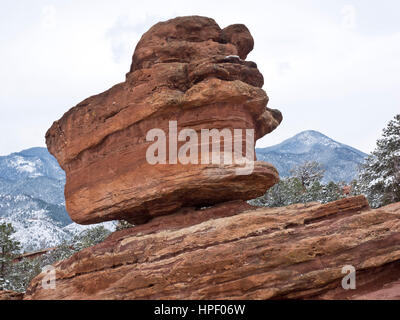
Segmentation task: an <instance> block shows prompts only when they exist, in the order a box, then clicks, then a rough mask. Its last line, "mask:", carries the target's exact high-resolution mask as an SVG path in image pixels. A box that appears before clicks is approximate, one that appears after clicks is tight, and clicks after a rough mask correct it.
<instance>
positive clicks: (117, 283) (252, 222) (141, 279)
mask: <svg viewBox="0 0 400 320" xmlns="http://www.w3.org/2000/svg"><path fill="white" fill-rule="evenodd" d="M185 210H186V211H184V212H179V213H175V214H173V215H168V216H162V217H158V218H155V219H153V220H152V221H151V222H150V223H148V224H145V225H141V226H136V227H134V228H131V229H126V230H123V231H120V232H116V233H114V234H112V235H111V236H110V237H109V238H108V239H106V241H104V242H103V243H101V244H98V245H96V246H94V247H91V248H88V249H85V250H83V251H81V252H79V253H77V254H75V255H74V256H72V257H71V258H70V259H68V260H65V261H61V262H59V263H57V264H55V267H56V278H57V280H56V290H43V289H42V288H41V280H42V275H39V276H38V277H37V278H35V279H34V280H33V281H32V283H31V285H30V288H29V289H28V291H27V294H26V296H25V298H26V299H286V298H301V299H375V298H376V299H379V298H392V299H394V298H399V295H398V288H399V282H400V271H399V270H400V269H399V268H400V203H397V204H393V205H390V206H386V207H383V208H380V209H376V210H371V209H370V208H369V206H368V203H367V201H366V199H365V198H364V197H363V196H359V197H353V198H346V199H343V200H339V201H336V202H332V203H328V204H323V205H321V204H317V203H311V204H306V205H304V204H297V205H292V206H289V207H284V208H251V207H249V206H248V205H247V204H245V203H243V202H240V201H238V202H231V203H226V204H221V205H219V206H217V207H212V208H208V209H204V210H197V211H196V210H194V209H192V210H191V209H185ZM345 265H352V266H354V267H355V268H356V290H344V289H343V288H342V286H341V281H342V278H343V277H344V276H345V275H344V274H342V268H343V266H345Z"/></svg>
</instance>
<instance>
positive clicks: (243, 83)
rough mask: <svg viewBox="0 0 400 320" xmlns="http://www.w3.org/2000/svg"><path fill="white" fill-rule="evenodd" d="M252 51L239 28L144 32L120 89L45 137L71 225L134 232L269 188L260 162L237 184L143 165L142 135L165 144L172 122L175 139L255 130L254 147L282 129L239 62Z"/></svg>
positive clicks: (202, 172) (272, 178) (195, 20)
mask: <svg viewBox="0 0 400 320" xmlns="http://www.w3.org/2000/svg"><path fill="white" fill-rule="evenodd" d="M253 45H254V41H253V38H252V36H251V34H250V32H249V30H248V29H247V28H246V27H245V26H244V25H240V24H239V25H232V26H228V27H227V28H225V29H221V28H220V27H219V26H218V25H217V23H216V22H215V21H214V20H213V19H210V18H205V17H198V16H193V17H180V18H176V19H172V20H168V21H166V22H160V23H158V24H156V25H155V26H153V27H152V28H151V29H150V30H149V31H148V32H146V33H145V34H144V35H143V36H142V38H141V40H140V41H139V43H138V44H137V46H136V49H135V52H134V54H133V58H132V66H131V69H130V71H129V73H128V74H127V75H126V81H125V82H123V83H120V84H117V85H115V86H114V87H112V88H111V89H109V90H107V91H105V92H103V93H100V94H98V95H95V96H92V97H90V98H88V99H86V100H84V101H82V102H81V103H79V104H78V105H77V106H75V107H74V108H72V109H71V110H69V111H68V112H66V113H65V114H64V116H63V117H62V118H61V119H60V120H58V121H55V122H54V124H53V125H52V127H51V128H50V129H49V130H48V132H47V134H46V143H47V146H48V149H49V151H50V152H51V153H52V154H53V155H54V156H55V157H56V158H57V160H58V162H59V163H60V165H61V167H62V168H63V169H64V170H65V172H66V186H65V198H66V207H67V211H68V213H69V214H70V216H71V218H72V219H73V220H74V221H75V222H78V223H81V224H91V223H97V222H101V221H107V220H116V219H124V220H128V221H129V222H132V223H134V224H141V223H144V222H147V221H148V220H150V219H151V218H153V217H156V216H159V215H164V214H169V213H172V212H174V211H175V210H178V209H179V208H183V207H192V206H197V207H202V206H209V205H213V204H215V203H220V202H224V201H229V200H234V199H241V200H247V199H252V198H255V197H257V196H260V195H262V194H264V193H265V191H266V190H267V189H268V188H269V187H271V186H272V185H274V184H275V183H276V182H277V181H278V179H279V177H278V173H277V171H276V170H275V168H273V167H272V165H268V164H265V163H261V162H256V163H255V164H254V167H255V169H254V172H253V173H252V174H250V175H247V176H238V175H237V174H235V170H236V169H237V168H238V167H240V165H238V164H235V163H234V164H233V165H229V164H228V165H208V164H192V165H183V164H181V163H178V164H162V165H159V164H157V165H151V164H149V163H148V160H147V159H146V150H147V149H148V147H149V146H150V145H151V144H152V142H149V141H147V140H146V133H148V132H149V131H150V130H152V129H155V128H158V129H161V130H163V131H164V132H166V133H167V140H169V137H170V135H169V131H168V125H169V121H171V120H173V121H177V126H178V128H177V130H178V132H179V131H180V130H182V129H184V128H190V129H193V130H194V131H195V132H196V133H198V134H199V135H200V132H201V130H202V129H210V130H211V129H217V130H222V129H229V130H230V131H233V130H234V129H242V130H243V131H244V130H245V129H254V131H255V133H254V140H256V139H258V138H260V137H262V136H264V135H265V134H267V133H269V132H271V131H272V130H274V129H275V128H276V127H277V126H278V125H279V124H280V122H281V121H282V115H281V113H280V112H279V111H278V110H272V109H269V108H267V107H266V105H267V102H268V97H267V95H266V93H265V91H264V90H263V89H261V87H262V85H263V76H262V75H261V73H260V72H259V70H258V69H257V65H256V64H255V63H254V62H250V61H245V59H246V56H247V54H248V53H249V52H250V51H251V50H252V49H253ZM241 139H242V144H243V150H244V149H246V148H245V137H244V136H242V137H241ZM253 142H254V141H253ZM202 143H203V141H201V142H199V143H198V144H197V146H198V147H199V148H200V145H201V144H202ZM182 144H183V142H180V145H182ZM253 149H254V148H253ZM223 152H224V150H223ZM251 152H252V153H254V150H251ZM243 153H244V151H243Z"/></svg>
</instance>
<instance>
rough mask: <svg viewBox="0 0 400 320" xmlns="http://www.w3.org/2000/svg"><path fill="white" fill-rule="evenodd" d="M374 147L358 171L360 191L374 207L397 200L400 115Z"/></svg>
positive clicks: (398, 187)
mask: <svg viewBox="0 0 400 320" xmlns="http://www.w3.org/2000/svg"><path fill="white" fill-rule="evenodd" d="M376 145H377V146H376V148H375V150H374V151H373V152H372V154H371V155H370V156H369V157H368V158H367V159H366V161H365V163H364V164H363V165H362V166H361V170H360V184H361V190H362V192H363V193H364V194H365V195H366V196H367V198H368V200H369V202H370V205H371V206H372V207H374V208H376V207H380V206H383V205H386V204H389V203H393V202H398V201H400V114H398V115H396V116H395V117H394V119H393V120H391V121H390V122H389V123H388V125H387V127H386V128H385V129H383V134H382V138H381V139H379V140H378V141H377V143H376Z"/></svg>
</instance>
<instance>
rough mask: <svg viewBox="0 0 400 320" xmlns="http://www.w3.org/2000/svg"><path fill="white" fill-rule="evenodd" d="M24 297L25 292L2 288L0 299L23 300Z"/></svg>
mask: <svg viewBox="0 0 400 320" xmlns="http://www.w3.org/2000/svg"><path fill="white" fill-rule="evenodd" d="M23 297H24V294H23V293H20V292H15V291H10V290H5V291H2V290H0V300H22V299H23Z"/></svg>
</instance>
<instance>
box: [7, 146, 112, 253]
mask: <svg viewBox="0 0 400 320" xmlns="http://www.w3.org/2000/svg"><path fill="white" fill-rule="evenodd" d="M64 184H65V174H64V171H63V170H62V169H61V168H60V167H59V165H58V163H57V161H56V159H55V158H54V157H53V156H52V155H50V154H49V152H48V151H47V149H46V148H32V149H28V150H24V151H21V152H19V153H12V154H10V155H8V156H3V157H0V222H7V223H12V225H13V226H14V228H15V229H16V231H17V232H16V233H15V235H14V237H15V239H17V240H18V241H20V242H21V247H22V250H23V251H35V250H39V249H44V248H48V247H53V246H56V245H58V244H60V243H61V242H62V241H63V240H69V239H71V238H72V237H73V236H74V235H76V234H77V233H79V232H81V231H83V230H86V229H88V228H92V227H94V226H93V225H92V226H81V225H78V224H76V223H73V222H72V220H71V219H70V218H69V216H68V214H67V212H66V211H65V201H64ZM102 225H104V227H106V228H107V229H109V230H111V231H113V230H114V229H115V226H114V223H112V222H110V223H105V224H102Z"/></svg>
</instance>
